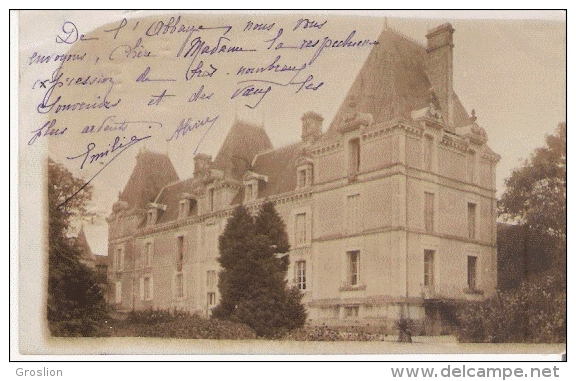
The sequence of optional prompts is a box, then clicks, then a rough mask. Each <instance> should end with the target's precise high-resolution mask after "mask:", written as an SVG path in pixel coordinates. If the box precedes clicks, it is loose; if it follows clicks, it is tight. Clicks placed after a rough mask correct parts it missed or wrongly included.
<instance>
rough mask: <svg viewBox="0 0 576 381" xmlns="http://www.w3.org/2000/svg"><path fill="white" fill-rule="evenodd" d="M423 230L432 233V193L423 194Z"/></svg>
mask: <svg viewBox="0 0 576 381" xmlns="http://www.w3.org/2000/svg"><path fill="white" fill-rule="evenodd" d="M424 229H425V230H426V231H427V232H433V231H434V193H428V192H425V193H424Z"/></svg>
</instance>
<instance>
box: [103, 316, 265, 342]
mask: <svg viewBox="0 0 576 381" xmlns="http://www.w3.org/2000/svg"><path fill="white" fill-rule="evenodd" d="M109 330H111V332H109V334H108V335H109V336H122V337H171V338H180V339H220V340H249V339H255V338H256V334H255V333H254V331H253V330H252V329H251V328H250V327H248V326H247V325H245V324H240V323H235V322H230V321H222V320H218V319H205V318H202V317H200V316H198V315H193V314H190V313H188V312H184V311H177V310H175V311H169V310H146V311H136V312H131V313H130V314H129V315H128V317H127V318H126V320H124V321H115V322H113V323H112V324H111V326H110V327H109Z"/></svg>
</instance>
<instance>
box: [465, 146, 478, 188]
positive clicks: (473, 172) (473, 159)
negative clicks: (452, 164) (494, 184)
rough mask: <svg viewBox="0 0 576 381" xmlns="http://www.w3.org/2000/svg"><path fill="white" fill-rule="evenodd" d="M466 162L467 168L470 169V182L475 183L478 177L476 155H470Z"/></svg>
mask: <svg viewBox="0 0 576 381" xmlns="http://www.w3.org/2000/svg"><path fill="white" fill-rule="evenodd" d="M466 160H467V164H466V167H467V169H468V182H470V183H473V182H474V178H475V177H476V155H475V154H474V153H470V154H468V157H467V158H466Z"/></svg>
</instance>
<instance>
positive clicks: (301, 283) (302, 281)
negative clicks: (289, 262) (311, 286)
mask: <svg viewBox="0 0 576 381" xmlns="http://www.w3.org/2000/svg"><path fill="white" fill-rule="evenodd" d="M294 270H295V272H296V274H295V277H294V278H295V279H296V285H297V287H298V289H299V290H306V261H297V262H296V266H295V267H294Z"/></svg>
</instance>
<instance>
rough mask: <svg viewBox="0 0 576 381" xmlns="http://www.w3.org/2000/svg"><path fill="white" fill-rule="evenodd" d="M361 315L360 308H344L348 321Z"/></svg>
mask: <svg viewBox="0 0 576 381" xmlns="http://www.w3.org/2000/svg"><path fill="white" fill-rule="evenodd" d="M359 314H360V306H352V307H344V317H345V318H346V319H351V318H357V317H358V315H359Z"/></svg>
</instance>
